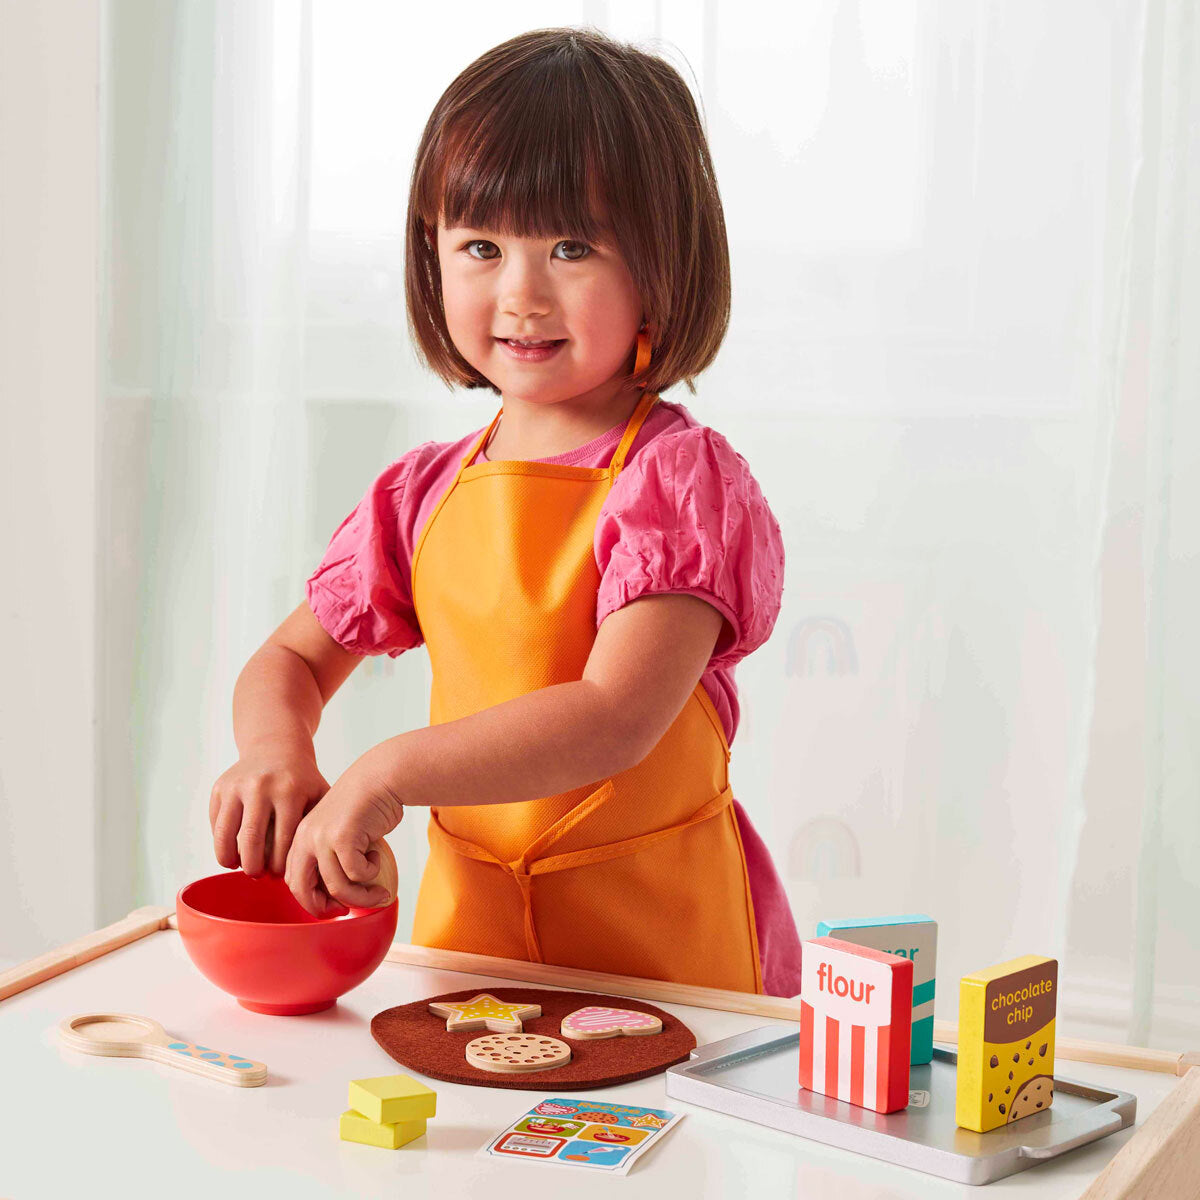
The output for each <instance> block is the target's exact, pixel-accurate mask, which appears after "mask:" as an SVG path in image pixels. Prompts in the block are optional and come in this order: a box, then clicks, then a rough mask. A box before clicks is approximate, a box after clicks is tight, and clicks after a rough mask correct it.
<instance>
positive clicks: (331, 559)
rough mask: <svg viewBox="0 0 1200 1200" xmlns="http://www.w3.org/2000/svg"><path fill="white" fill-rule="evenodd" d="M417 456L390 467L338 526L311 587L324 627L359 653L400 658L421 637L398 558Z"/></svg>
mask: <svg viewBox="0 0 1200 1200" xmlns="http://www.w3.org/2000/svg"><path fill="white" fill-rule="evenodd" d="M418 449H419V448H418ZM416 457H417V451H416V450H410V451H409V452H408V453H407V454H406V455H404V457H403V458H400V459H398V460H397V461H396V462H394V463H392V464H391V465H390V466H388V467H386V468H384V470H383V471H382V473H381V474H380V475H379V476H378V477H377V478H376V479H375V481H374V482H373V483H372V484H371V486H370V487H369V488H368V489H367V492H366V495H364V496H363V498H362V499H361V500H360V501H359V502H358V504H357V505H356V506H355V508H354V511H353V512H352V513H350V515H349V516H348V517H347V518H346V519H345V520H344V521H343V522H342V523H341V524H340V525H339V526H338V527H337V529H336V530H335V531H334V534H333V537H332V538H330V540H329V547H328V549H327V550H326V551H325V556H324V558H322V559H321V563H320V565H319V566H318V567H317V569H316V570H315V571H314V572H313V573H312V575H310V576H309V579H308V582H307V584H306V585H305V595H306V596H307V598H308V605H309V607H310V608H311V609H312V611H313V614H314V615H315V616H316V618H317V620H318V621H319V622H320V623H321V625H322V626H323V627H324V629H325V631H326V633H328V634H329V636H330V637H331V638H333V639H334V641H336V642H337V643H338V644H339V645H340V646H342V647H343V648H344V649H346V650H349V651H350V652H351V653H353V654H384V653H387V654H389V655H391V657H392V658H395V657H396V656H397V655H399V654H403V653H404V651H405V650H411V649H412V648H413V647H414V646H419V645H420V644H421V642H422V640H423V639H422V637H421V630H420V625H419V623H418V621H417V615H416V611H415V609H414V608H413V602H412V594H411V586H410V584H409V578H410V574H411V572H410V567H409V564H408V563H402V562H401V561H400V560H401V556H402V555H403V553H404V551H403V549H402V545H403V543H402V541H401V537H400V522H401V520H402V514H401V506H402V504H405V485H406V483H407V482H408V478H409V475H410V474H411V472H412V468H413V464H414V463H415V461H416ZM411 499H412V498H411V497H410V498H409V502H408V504H407V505H406V507H411Z"/></svg>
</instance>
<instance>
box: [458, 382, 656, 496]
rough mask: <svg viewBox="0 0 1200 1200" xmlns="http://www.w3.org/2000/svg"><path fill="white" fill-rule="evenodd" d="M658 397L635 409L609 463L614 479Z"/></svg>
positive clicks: (484, 436)
mask: <svg viewBox="0 0 1200 1200" xmlns="http://www.w3.org/2000/svg"><path fill="white" fill-rule="evenodd" d="M657 399H658V393H657V392H650V393H647V394H646V395H644V396H643V397H642V398H641V399H640V400H639V401H638V403H637V408H635V409H634V410H633V413H632V414H631V416H630V418H629V422H628V424H627V425H626V426H625V432H624V434H623V435H622V437H621V441H620V443H619V444H618V446H617V448H616V450H614V451H613V456H612V461H611V462H610V463H609V465H608V469H609V470H610V471H611V472H612V474H613V478H614V479H615V478H616V477H617V476H618V475H619V474H620V473H621V468H622V467H624V466H625V456H626V455H627V454H628V453H629V448H630V447H631V446H632V445H633V441H634V438H636V437H637V435H638V431H639V430H640V429H641V427H642V422H643V421H645V419H646V417H647V416H649V414H650V410H651V409H652V408H653V407H654V403H655V401H656V400H657ZM503 415H504V406H503V405H501V406H500V411H499V412H498V413H497V414H496V415H495V416H494V417H493V418H492V423H491V424H490V425H489V426H488V427H487V428H486V429H485V430H484V431H483V432H482V433H481V434H480V435H479V436H478V437H477V438H476V439H475V444H474V445H473V446H472V447H471V449H470V450H468V451H467V454H466V456H465V457H464V458H463V460H462V468H466V467H469V466H470V465H471V463H473V462H474V461H475V459H476V458H477V457H478V456H479V451H480V450H482V449H483V447H484V446H486V445H487V440H488V438H490V437H491V436H492V431H493V430H494V429H495V428H496V426H497V424H498V423H499V421H500V418H501V417H502V416H503Z"/></svg>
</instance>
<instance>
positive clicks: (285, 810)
mask: <svg viewBox="0 0 1200 1200" xmlns="http://www.w3.org/2000/svg"><path fill="white" fill-rule="evenodd" d="M328 791H329V784H328V783H327V782H326V780H325V777H324V776H323V775H322V774H321V772H320V771H318V770H317V760H316V758H315V757H314V756H313V754H312V752H311V750H309V751H307V752H306V751H305V750H303V749H301V748H299V747H293V748H282V747H278V746H272V745H264V746H260V747H256V748H255V749H254V750H253V751H251V752H249V753H247V754H244V755H242V757H241V758H239V759H238V761H237V762H236V763H234V764H233V766H232V767H230V768H229V770H228V771H226V772H225V774H224V775H222V776H221V778H220V779H218V780H217V782H216V783H215V784H213V789H212V795H211V796H210V797H209V801H208V823H209V825H210V826H211V828H212V835H213V848H214V850H215V851H216V854H217V862H219V863H220V864H221V866H223V867H238V866H240V867H241V868H242V870H243V871H245V872H246V874H247V875H261V874H263V872H264V871H269V872H270V873H271V874H272V875H282V874H283V872H284V868H285V867H286V865H287V857H288V849H289V848H290V847H291V844H292V838H293V836H294V835H295V832H296V828H297V826H298V825H299V824H300V821H301V819H302V818H303V817H304V814H305V813H306V812H307V811H308V810H309V809H310V808H311V807H312V806H313V805H314V804H316V802H317V801H318V800H320V799H321V797H322V796H324V795H325V793H326V792H328Z"/></svg>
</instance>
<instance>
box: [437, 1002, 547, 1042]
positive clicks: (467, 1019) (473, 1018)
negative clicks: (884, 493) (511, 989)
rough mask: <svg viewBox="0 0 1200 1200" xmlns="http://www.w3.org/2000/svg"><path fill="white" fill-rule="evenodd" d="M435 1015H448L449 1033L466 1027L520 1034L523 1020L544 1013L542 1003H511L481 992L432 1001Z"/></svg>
mask: <svg viewBox="0 0 1200 1200" xmlns="http://www.w3.org/2000/svg"><path fill="white" fill-rule="evenodd" d="M429 1011H430V1012H431V1013H433V1015H434V1016H435V1017H445V1018H446V1032H447V1033H456V1032H458V1031H459V1030H462V1029H487V1030H490V1031H491V1032H492V1033H520V1032H521V1031H522V1030H523V1029H524V1028H525V1026H524V1025H522V1024H521V1022H522V1021H525V1020H530V1019H532V1018H533V1017H540V1016H541V1015H542V1009H541V1005H538V1004H520V1003H510V1002H509V1001H507V1000H497V999H496V997H495V996H491V995H488V993H487V992H480V993H479V995H478V996H472V997H471V999H470V1000H442V1001H437V1002H434V1003H433V1004H430V1006H429Z"/></svg>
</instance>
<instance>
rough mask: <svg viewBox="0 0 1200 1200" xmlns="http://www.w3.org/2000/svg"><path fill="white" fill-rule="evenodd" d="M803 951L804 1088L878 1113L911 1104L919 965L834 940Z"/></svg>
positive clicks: (813, 941) (819, 940)
mask: <svg viewBox="0 0 1200 1200" xmlns="http://www.w3.org/2000/svg"><path fill="white" fill-rule="evenodd" d="M801 949H802V952H803V959H802V965H801V971H800V1086H801V1087H804V1088H807V1089H808V1090H809V1091H813V1092H821V1093H823V1094H824V1095H826V1096H833V1097H835V1098H836V1099H838V1100H847V1101H849V1102H850V1103H851V1104H858V1105H860V1106H862V1107H863V1108H870V1109H874V1110H875V1111H876V1112H881V1113H887V1112H895V1111H896V1110H897V1109H901V1108H904V1107H905V1106H906V1105H907V1104H908V1067H909V1062H908V1059H909V1037H910V1033H911V1029H912V978H913V965H912V962H911V961H910V960H909V959H907V958H901V957H900V956H899V955H897V954H885V953H883V952H882V951H880V950H873V949H871V948H870V947H869V946H857V945H854V944H853V943H852V942H846V941H842V940H840V939H839V938H832V937H820V938H812V939H811V940H809V941H806V942H804V943H802V946H801Z"/></svg>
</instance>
